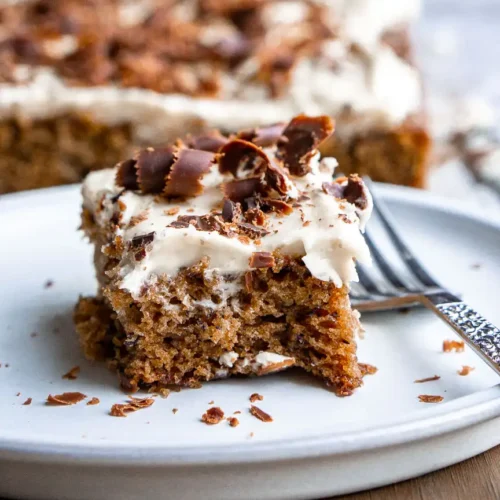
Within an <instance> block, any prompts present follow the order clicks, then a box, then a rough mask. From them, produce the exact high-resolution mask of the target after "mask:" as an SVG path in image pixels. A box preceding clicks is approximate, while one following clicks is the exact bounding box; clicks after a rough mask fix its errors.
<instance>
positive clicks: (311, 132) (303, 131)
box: [278, 115, 334, 177]
mask: <svg viewBox="0 0 500 500" xmlns="http://www.w3.org/2000/svg"><path fill="white" fill-rule="evenodd" d="M333 131H334V122H333V120H332V119H331V118H330V117H329V116H315V117H312V116H306V115H300V116H296V117H295V118H293V119H292V121H291V122H290V123H289V124H288V125H287V126H286V128H285V130H284V131H283V137H284V139H280V140H279V141H278V153H279V156H280V158H282V159H283V162H284V164H285V167H287V168H288V169H289V170H290V173H291V174H292V175H297V176H299V177H303V176H304V175H306V174H307V173H309V172H310V170H311V167H310V166H309V161H310V159H311V158H312V157H313V156H314V155H315V154H316V151H317V147H318V146H319V144H320V143H321V142H323V141H324V140H325V139H326V138H327V137H328V136H329V135H331V134H332V133H333Z"/></svg>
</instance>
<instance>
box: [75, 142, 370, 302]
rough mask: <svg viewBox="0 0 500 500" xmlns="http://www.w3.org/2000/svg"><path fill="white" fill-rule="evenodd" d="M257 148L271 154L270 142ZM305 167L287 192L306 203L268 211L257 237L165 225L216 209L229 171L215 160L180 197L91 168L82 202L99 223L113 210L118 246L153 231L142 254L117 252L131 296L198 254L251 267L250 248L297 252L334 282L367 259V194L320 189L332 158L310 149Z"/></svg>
mask: <svg viewBox="0 0 500 500" xmlns="http://www.w3.org/2000/svg"><path fill="white" fill-rule="evenodd" d="M264 151H265V152H266V153H267V154H269V155H271V154H274V152H273V148H266V149H264ZM309 166H310V171H309V173H307V174H306V175H304V176H301V177H297V176H293V177H292V182H293V184H294V187H295V190H289V192H288V193H287V199H288V200H289V202H290V203H293V199H294V198H293V197H294V196H295V200H297V198H298V197H300V196H302V195H306V196H307V198H306V201H303V202H302V203H301V204H300V208H296V209H294V210H293V211H292V212H291V213H290V214H288V215H283V214H279V213H274V212H273V213H270V214H269V215H268V223H267V226H266V231H267V234H265V235H263V236H262V237H260V238H259V239H258V240H250V241H249V240H247V241H242V240H241V239H240V238H234V237H233V238H228V237H227V236H226V235H223V234H220V233H219V232H217V231H215V230H214V231H200V230H197V228H196V227H195V226H193V225H189V226H188V227H185V228H183V227H172V223H174V222H175V221H176V220H177V219H178V218H179V217H181V218H182V216H188V217H189V216H190V215H191V216H192V217H196V215H201V214H208V213H210V212H211V211H212V212H213V210H214V209H216V208H217V207H220V204H221V188H222V185H223V183H224V182H227V181H228V175H227V174H221V173H220V171H219V169H218V168H217V166H216V165H213V166H212V168H211V170H210V172H208V173H207V174H206V175H205V176H204V178H203V180H202V184H203V193H202V194H200V195H199V196H194V197H190V198H187V199H185V200H184V201H182V202H179V201H178V200H176V199H165V198H158V196H154V195H148V194H143V193H137V192H136V191H131V190H125V191H123V188H122V187H120V186H117V185H116V178H117V168H114V169H107V170H102V171H97V172H93V173H91V174H89V175H88V177H87V178H86V180H85V181H84V184H83V188H82V192H83V200H84V201H83V203H84V207H85V208H86V209H87V210H88V211H89V212H90V213H91V214H92V215H93V217H94V220H95V222H96V223H97V224H98V225H99V226H101V227H108V226H109V224H110V221H112V220H116V218H117V216H116V214H117V212H119V214H120V216H119V220H120V223H119V225H116V226H113V231H114V234H115V237H119V238H120V239H121V241H122V242H123V243H124V245H125V246H127V245H128V244H130V243H131V242H132V240H134V238H140V237H143V235H148V234H151V233H154V235H155V236H154V240H153V241H152V243H151V244H150V245H148V252H147V254H146V255H145V257H144V258H143V259H141V260H140V261H139V262H137V261H135V260H134V259H133V258H132V257H131V256H130V255H129V254H124V256H123V258H122V260H121V262H120V277H121V285H120V286H121V287H122V288H123V289H125V290H127V291H129V292H130V293H131V294H132V295H138V294H140V293H141V289H142V288H143V285H144V284H148V283H152V282H154V280H155V279H156V278H157V277H158V276H160V275H161V276H167V277H169V276H170V277H171V276H175V275H176V274H177V273H178V272H179V270H180V269H182V268H186V267H189V266H192V265H194V264H196V263H197V262H199V261H200V260H201V259H203V258H207V257H208V259H209V268H208V269H207V272H215V273H216V274H217V275H222V276H224V275H226V276H234V275H235V274H236V275H237V274H241V273H245V272H246V271H247V270H249V269H250V264H249V262H250V261H251V257H252V255H253V254H254V253H256V252H258V253H261V252H270V253H272V252H276V251H279V252H281V253H283V254H286V255H292V256H297V257H301V258H302V261H303V262H304V264H305V265H306V266H307V268H308V269H309V271H310V272H311V274H312V275H313V276H314V277H316V278H318V279H320V280H323V281H330V282H333V283H334V284H335V285H336V286H337V287H341V286H342V285H343V284H346V283H349V282H350V281H352V280H356V279H357V275H356V269H355V261H356V260H359V261H361V262H365V263H366V262H368V261H369V259H370V257H369V251H368V248H367V246H366V243H365V241H364V238H363V236H362V234H361V231H362V230H363V229H364V225H365V223H366V220H367V219H368V217H369V215H370V213H371V208H372V203H371V198H370V196H369V193H368V191H367V190H366V188H364V187H363V190H364V191H363V196H365V203H364V205H363V207H362V208H360V207H359V206H356V204H354V203H351V202H348V201H347V200H345V199H339V198H336V197H335V196H332V195H331V194H329V193H328V192H326V191H325V189H324V184H325V183H330V182H331V179H332V176H333V173H334V168H335V166H336V161H335V160H334V159H332V158H325V159H322V160H320V158H319V153H316V154H315V155H314V156H313V157H312V158H311V160H310V162H309ZM346 181H347V179H346ZM341 182H342V181H341ZM341 182H340V183H341ZM120 193H121V194H120ZM119 194H120V195H119ZM118 195H119V196H118ZM297 206H298V205H297ZM195 214H196V215H195ZM233 291H234V290H233ZM227 293H228V294H231V291H230V290H229V291H228V292H227Z"/></svg>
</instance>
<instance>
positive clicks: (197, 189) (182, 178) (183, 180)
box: [163, 149, 214, 196]
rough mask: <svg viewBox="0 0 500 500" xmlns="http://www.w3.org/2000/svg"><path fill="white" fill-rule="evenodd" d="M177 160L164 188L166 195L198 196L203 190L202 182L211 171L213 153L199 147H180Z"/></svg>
mask: <svg viewBox="0 0 500 500" xmlns="http://www.w3.org/2000/svg"><path fill="white" fill-rule="evenodd" d="M174 156H175V162H174V164H173V165H172V168H171V170H170V174H169V175H168V177H167V184H166V186H165V189H164V190H163V194H164V195H165V196H198V195H199V194H201V193H202V192H203V184H202V183H201V182H200V181H201V179H202V178H203V176H204V175H205V174H206V173H208V172H209V171H210V168H211V167H212V162H213V159H214V155H213V153H210V152H208V151H200V150H198V149H180V150H177V152H176V153H174Z"/></svg>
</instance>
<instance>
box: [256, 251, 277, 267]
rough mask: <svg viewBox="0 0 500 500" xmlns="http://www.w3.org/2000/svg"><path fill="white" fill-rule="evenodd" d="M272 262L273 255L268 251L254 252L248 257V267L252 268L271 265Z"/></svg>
mask: <svg viewBox="0 0 500 500" xmlns="http://www.w3.org/2000/svg"><path fill="white" fill-rule="evenodd" d="M274 264H275V261H274V257H273V255H272V253H270V252H254V253H252V256H251V257H250V267H251V268H253V269H261V268H266V267H273V266H274Z"/></svg>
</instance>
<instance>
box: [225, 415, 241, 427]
mask: <svg viewBox="0 0 500 500" xmlns="http://www.w3.org/2000/svg"><path fill="white" fill-rule="evenodd" d="M227 421H228V422H229V425H230V426H231V427H238V425H240V421H239V420H238V419H237V418H236V417H229V418H228V419H227Z"/></svg>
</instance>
